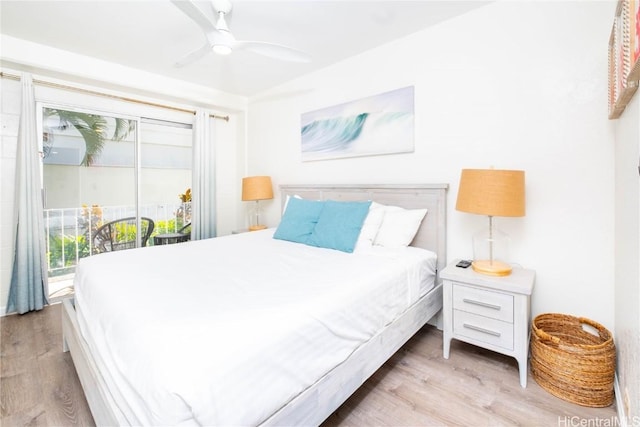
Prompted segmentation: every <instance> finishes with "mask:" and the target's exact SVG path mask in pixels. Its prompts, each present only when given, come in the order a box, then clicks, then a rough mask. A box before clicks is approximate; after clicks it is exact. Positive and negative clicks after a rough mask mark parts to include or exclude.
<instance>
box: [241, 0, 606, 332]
mask: <svg viewBox="0 0 640 427" xmlns="http://www.w3.org/2000/svg"><path fill="white" fill-rule="evenodd" d="M614 8H615V3H613V2H560V1H558V2H496V3H492V4H490V5H488V6H484V7H482V8H479V9H477V10H475V11H472V12H470V13H468V14H466V15H464V16H462V17H458V18H455V19H453V20H450V21H447V22H444V23H442V24H440V25H438V26H436V27H433V28H431V29H427V30H424V31H421V32H419V33H415V34H413V35H410V36H408V37H406V38H403V39H401V40H398V41H396V42H393V43H390V44H387V45H385V46H382V47H379V48H376V49H373V50H371V51H368V52H366V53H363V54H361V55H359V56H357V57H353V58H350V59H348V60H345V61H343V62H341V63H339V64H336V65H334V66H330V67H327V68H325V69H323V70H320V71H318V72H316V73H314V74H311V75H308V76H305V77H303V78H300V79H297V80H295V81H292V82H289V83H287V84H285V85H283V86H280V87H278V88H276V89H274V90H272V91H270V92H267V93H265V94H262V96H261V97H257V98H255V99H251V100H250V102H249V115H248V145H249V148H248V170H249V172H250V173H251V174H268V175H271V176H272V177H273V181H274V185H275V186H277V185H278V184H285V183H286V184H292V183H341V182H342V183H430V182H446V183H449V185H450V191H449V195H448V258H449V259H450V260H451V259H453V258H457V257H461V258H470V257H472V247H471V235H472V234H473V233H474V232H476V231H477V230H479V229H482V228H483V227H485V226H486V224H487V219H486V218H485V217H479V216H474V215H470V214H466V213H461V212H457V211H456V210H455V200H456V195H457V188H458V180H459V175H460V170H461V169H463V168H485V167H490V166H495V167H496V168H505V169H511V168H513V169H523V170H525V171H526V191H527V197H526V201H527V214H526V216H525V217H523V218H497V220H496V222H497V225H498V226H499V227H500V228H502V229H503V230H504V231H506V232H507V233H509V234H510V235H511V237H512V245H511V254H512V260H513V261H515V262H518V263H520V264H522V265H523V266H525V267H528V268H533V269H535V270H536V271H537V280H536V287H535V290H534V295H533V299H532V305H533V307H532V310H533V314H534V315H537V314H539V313H542V312H561V313H567V314H574V315H580V316H585V317H589V318H591V319H593V320H596V321H598V322H601V323H603V324H604V325H605V326H606V327H608V328H610V329H613V326H614V311H613V300H614V253H613V248H614V236H613V225H614V210H613V203H614V197H613V188H614V144H613V132H612V124H611V123H610V122H609V121H608V120H607V92H606V88H607V54H606V52H607V42H608V38H609V32H610V29H611V27H610V26H611V17H612V16H613V12H614ZM408 85H414V86H415V117H416V120H415V121H416V124H415V152H414V153H411V154H398V155H387V156H377V157H362V158H351V159H340V160H327V161H318V162H305V163H303V162H301V160H300V115H301V114H302V113H304V112H307V111H311V110H315V109H318V108H322V107H326V106H332V105H335V104H339V103H343V102H346V101H350V100H354V99H359V98H362V97H366V96H370V95H374V94H378V93H381V92H384V91H388V90H392V89H396V88H400V87H404V86H408ZM278 207H279V201H278V200H277V199H276V200H274V201H272V202H271V203H270V204H269V206H268V210H267V212H266V220H267V222H268V224H270V225H276V224H277V222H278V220H279V216H280V214H279V209H278Z"/></svg>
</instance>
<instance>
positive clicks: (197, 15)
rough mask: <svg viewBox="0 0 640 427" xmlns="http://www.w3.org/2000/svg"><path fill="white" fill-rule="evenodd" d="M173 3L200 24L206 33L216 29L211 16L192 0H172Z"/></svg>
mask: <svg viewBox="0 0 640 427" xmlns="http://www.w3.org/2000/svg"><path fill="white" fill-rule="evenodd" d="M171 3H173V4H174V5H175V6H176V7H177V8H178V9H180V10H181V11H182V12H184V14H185V15H187V16H188V17H189V18H191V19H192V20H193V21H194V22H195V23H196V24H198V26H199V27H200V28H202V31H204V32H205V34H207V33H211V32H213V31H216V27H215V26H214V25H213V23H212V22H211V21H210V20H209V18H207V16H206V15H205V14H204V13H203V12H202V11H201V10H200V8H198V6H196V5H195V4H194V3H193V2H192V1H191V0H171Z"/></svg>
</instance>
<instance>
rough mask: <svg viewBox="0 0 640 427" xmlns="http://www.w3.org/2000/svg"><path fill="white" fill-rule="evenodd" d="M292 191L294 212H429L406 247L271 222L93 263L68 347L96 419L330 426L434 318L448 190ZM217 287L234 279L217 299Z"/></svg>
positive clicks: (67, 306)
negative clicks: (347, 245)
mask: <svg viewBox="0 0 640 427" xmlns="http://www.w3.org/2000/svg"><path fill="white" fill-rule="evenodd" d="M280 190H281V201H282V204H283V208H285V204H286V203H287V201H288V200H290V199H291V198H294V197H296V198H298V197H301V198H303V199H305V200H333V201H341V202H358V201H371V200H372V201H375V202H376V203H378V204H382V205H385V206H397V207H401V208H405V209H411V210H417V209H427V214H426V216H425V217H424V220H422V222H421V223H420V227H419V228H418V231H417V233H416V234H415V237H414V238H413V241H412V242H411V245H410V247H408V248H404V249H401V250H395V249H393V250H392V249H386V248H378V247H376V248H374V249H372V250H371V251H365V252H362V251H355V252H354V253H352V254H351V253H344V252H342V251H336V250H332V249H325V248H322V247H320V248H318V247H314V246H309V245H302V244H300V243H293V242H290V241H286V240H281V239H274V238H273V236H274V234H276V233H278V230H275V229H267V230H263V231H260V232H252V233H243V234H239V235H232V236H225V237H219V238H216V239H208V240H204V241H196V242H190V243H183V244H178V245H166V246H161V247H152V248H144V249H140V250H132V251H126V252H120V253H113V254H107V255H100V256H96V257H91V258H89V259H87V261H85V262H83V263H82V264H81V267H82V268H80V267H79V268H78V271H77V274H76V296H75V299H74V300H71V299H69V300H65V301H64V302H63V305H64V309H63V319H62V325H63V341H64V342H63V346H64V349H65V350H68V351H70V352H71V356H72V359H73V362H74V364H75V366H76V370H77V372H78V376H79V378H80V382H81V384H82V386H83V389H84V391H85V395H86V397H87V402H88V404H89V407H90V409H91V412H92V414H93V416H94V419H95V421H96V423H97V425H141V424H142V425H154V424H155V425H157V424H165V425H167V424H170V425H198V424H207V425H214V424H219V425H220V424H225V425H229V424H233V425H265V426H267V425H318V424H320V423H321V422H322V421H324V420H325V419H326V418H327V417H328V416H329V415H330V414H331V413H332V412H333V411H335V410H336V409H337V408H338V407H339V406H340V405H341V404H342V403H343V402H344V401H345V400H346V399H347V398H348V397H349V396H350V395H351V394H352V393H353V392H354V391H355V390H356V389H357V388H358V387H360V386H361V385H362V384H363V383H364V381H366V379H367V378H368V377H369V376H370V375H372V374H373V373H374V372H375V371H376V370H377V369H378V368H379V367H380V366H381V365H382V364H383V363H384V362H385V361H386V360H387V359H388V358H389V357H390V356H391V355H393V353H395V352H396V351H397V350H398V349H399V348H400V347H401V346H402V345H403V344H404V343H405V342H406V341H407V340H408V339H409V338H410V337H411V336H413V334H415V332H417V331H418V330H419V329H420V328H421V327H422V326H424V325H425V324H426V323H427V322H428V321H430V320H431V321H432V322H435V321H436V319H437V315H438V312H439V311H440V309H441V307H442V286H441V283H440V281H439V280H438V279H437V271H440V270H441V269H442V268H444V266H445V265H446V239H445V230H446V200H445V199H446V190H447V185H446V184H434V185H329V186H321V185H303V186H294V185H285V186H281V187H280ZM101 257H102V258H101ZM176 260H180V261H176ZM110 263H111V264H110ZM172 263H173V265H172ZM85 265H86V266H85ZM274 265H279V267H278V268H277V269H274V270H273V273H269V274H266V273H265V272H266V271H269V270H270V269H271V267H272V266H274ZM114 266H117V268H114ZM223 277H224V280H222V278H223ZM427 278H429V279H427ZM374 279H375V280H374ZM128 281H132V283H128ZM213 282H224V283H225V284H226V285H225V287H221V288H220V290H217V291H216V292H217V293H215V294H213V295H214V296H215V297H213V298H212V297H210V296H211V295H212V294H211V293H210V292H213V291H212V290H211V286H210V284H211V283H213ZM142 283H144V284H146V285H144V286H143V285H142ZM217 287H218V286H217V285H216V289H217ZM200 292H203V293H200ZM275 307H277V308H275ZM238 313H250V316H249V315H244V314H243V315H239V314H238ZM114 343H117V344H114Z"/></svg>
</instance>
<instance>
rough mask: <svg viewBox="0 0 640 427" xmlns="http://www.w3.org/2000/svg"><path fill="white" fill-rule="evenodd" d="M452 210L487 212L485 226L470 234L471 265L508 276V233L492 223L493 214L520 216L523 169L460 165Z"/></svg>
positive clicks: (509, 272)
mask: <svg viewBox="0 0 640 427" xmlns="http://www.w3.org/2000/svg"><path fill="white" fill-rule="evenodd" d="M456 210H459V211H462V212H468V213H473V214H478V215H487V216H489V229H488V230H485V231H483V232H481V233H479V234H476V235H475V236H474V237H473V263H472V264H471V265H472V267H473V269H474V270H475V271H476V272H478V273H481V274H487V275H491V276H508V275H509V274H511V266H510V265H509V264H507V263H506V262H505V261H504V260H505V259H507V252H508V242H509V237H508V236H507V235H506V234H505V233H503V232H501V231H500V230H497V229H495V228H494V226H493V217H494V216H511V217H517V216H524V211H525V203H524V171H519V170H499V169H463V170H462V174H461V175H460V188H459V189H458V200H457V202H456Z"/></svg>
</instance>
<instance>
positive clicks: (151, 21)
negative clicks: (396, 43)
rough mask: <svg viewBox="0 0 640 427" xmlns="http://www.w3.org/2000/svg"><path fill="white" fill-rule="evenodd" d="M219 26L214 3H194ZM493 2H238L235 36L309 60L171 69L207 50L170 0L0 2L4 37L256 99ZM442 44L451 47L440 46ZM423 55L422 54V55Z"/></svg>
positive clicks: (224, 61) (229, 60) (232, 59)
mask: <svg viewBox="0 0 640 427" xmlns="http://www.w3.org/2000/svg"><path fill="white" fill-rule="evenodd" d="M196 3H197V5H198V7H200V8H201V10H202V11H203V12H205V13H206V14H207V15H208V16H211V19H212V20H213V12H212V9H211V4H210V3H209V2H208V1H201V0H197V1H196ZM486 3H488V2H487V1H479V0H470V1H458V0H440V1H436V0H422V1H416V0H414V1H397V0H396V1H361V0H355V1H354V0H352V1H344V0H343V1H326V0H295V1H294V0H287V1H269V0H261V1H256V0H254V1H248V0H235V1H233V11H232V14H231V16H230V20H229V27H230V29H231V31H232V33H233V34H234V36H235V37H236V38H237V39H241V40H258V41H268V42H272V43H279V44H283V45H287V46H291V47H294V48H296V49H299V50H302V51H305V52H307V53H308V54H310V55H311V58H312V61H311V62H310V63H293V62H284V61H280V60H276V59H272V58H269V57H265V56H261V55H258V54H255V53H251V52H248V51H235V52H233V53H232V54H231V55H229V56H218V55H215V54H214V53H210V54H208V55H207V56H205V57H204V58H202V59H200V60H198V61H197V62H195V63H193V64H190V65H188V66H185V67H182V68H176V67H175V66H174V63H175V62H176V61H177V60H178V59H180V58H181V57H182V56H184V55H186V54H187V53H189V52H191V51H193V50H195V49H197V48H199V47H200V46H201V45H202V44H203V43H204V35H203V33H202V31H201V30H200V29H199V27H197V26H196V24H195V23H194V22H193V21H192V20H191V19H189V18H188V17H187V16H186V15H185V14H184V13H183V12H182V11H181V10H179V9H178V8H177V7H176V6H175V5H174V4H172V3H171V2H170V1H169V0H137V1H116V0H76V1H25V0H19V1H14V0H2V1H1V2H0V15H1V21H0V31H1V32H2V33H3V34H6V35H9V36H12V37H15V38H19V39H24V40H28V41H31V42H35V43H39V44H42V45H47V46H52V47H56V48H58V49H63V50H66V51H69V52H73V53H77V54H81V55H86V56H90V57H94V58H98V59H102V60H106V61H110V62H114V63H118V64H123V65H126V66H129V67H132V68H137V69H140V70H144V71H147V72H151V73H155V74H159V75H163V76H168V77H172V78H176V79H180V80H185V81H189V82H192V83H196V84H200V85H203V86H207V87H211V88H215V89H219V90H223V91H226V92H229V93H233V94H238V95H244V96H252V95H255V94H257V93H260V92H261V91H264V90H266V89H269V88H271V87H274V86H277V85H278V84H281V83H284V82H286V81H288V80H291V79H293V78H295V77H298V76H301V75H303V74H307V73H309V72H312V71H314V70H317V69H320V68H323V67H326V66H328V65H330V64H332V63H335V62H338V61H340V60H342V59H345V58H348V57H350V56H353V55H356V54H358V53H360V52H363V51H366V50H369V49H371V48H374V47H376V46H379V45H381V44H384V43H387V42H390V41H392V40H394V39H397V38H401V37H404V36H406V35H408V34H410V33H413V32H416V31H419V30H421V29H424V28H427V27H429V26H432V25H434V24H437V23H439V22H442V21H444V20H446V19H449V18H452V17H454V16H457V15H460V14H463V13H465V12H468V11H469V10H471V9H474V8H476V7H480V6H482V5H484V4H486ZM443 42H446V41H443ZM416 55H420V52H416Z"/></svg>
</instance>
